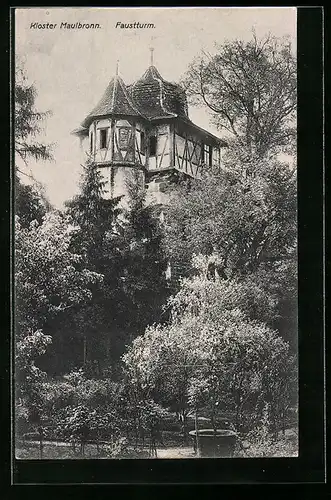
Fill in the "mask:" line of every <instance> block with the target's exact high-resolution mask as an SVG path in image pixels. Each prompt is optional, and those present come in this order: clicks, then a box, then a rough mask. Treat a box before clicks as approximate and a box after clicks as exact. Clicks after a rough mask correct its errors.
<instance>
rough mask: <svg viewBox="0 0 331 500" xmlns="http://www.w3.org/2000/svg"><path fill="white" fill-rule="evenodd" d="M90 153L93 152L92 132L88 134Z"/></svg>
mask: <svg viewBox="0 0 331 500" xmlns="http://www.w3.org/2000/svg"><path fill="white" fill-rule="evenodd" d="M90 153H93V132H91V135H90Z"/></svg>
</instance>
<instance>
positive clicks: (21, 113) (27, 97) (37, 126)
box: [15, 67, 52, 164]
mask: <svg viewBox="0 0 331 500" xmlns="http://www.w3.org/2000/svg"><path fill="white" fill-rule="evenodd" d="M36 97H37V90H36V87H35V85H34V84H30V83H28V80H27V76H26V74H25V72H24V70H23V69H22V68H20V67H17V68H16V73H15V153H16V155H17V156H18V157H19V158H21V160H23V161H24V163H25V164H26V163H27V161H28V159H29V158H33V159H35V160H37V161H39V160H42V161H46V160H51V159H52V153H51V149H52V146H51V145H48V144H42V143H41V142H38V141H37V140H36V137H37V136H38V135H39V134H40V133H41V132H42V130H43V128H42V125H43V122H44V121H45V119H46V118H48V117H49V116H51V112H50V111H45V112H40V111H38V110H37V109H36V108H35V101H36Z"/></svg>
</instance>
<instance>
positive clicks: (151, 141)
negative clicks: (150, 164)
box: [149, 135, 156, 156]
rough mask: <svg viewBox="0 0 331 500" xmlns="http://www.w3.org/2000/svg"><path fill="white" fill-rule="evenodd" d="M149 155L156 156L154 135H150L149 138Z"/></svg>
mask: <svg viewBox="0 0 331 500" xmlns="http://www.w3.org/2000/svg"><path fill="white" fill-rule="evenodd" d="M149 155H150V156H156V135H151V136H150V138H149Z"/></svg>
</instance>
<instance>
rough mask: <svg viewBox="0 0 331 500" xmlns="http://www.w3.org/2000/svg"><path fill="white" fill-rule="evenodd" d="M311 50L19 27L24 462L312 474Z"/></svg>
mask: <svg viewBox="0 0 331 500" xmlns="http://www.w3.org/2000/svg"><path fill="white" fill-rule="evenodd" d="M296 33H297V9H296V8H294V7H250V8H248V7H236V8H235V7H227V8H225V7H180V8H179V7H178V8H177V7H168V8H165V7H162V8H161V7H160V8H159V7H148V8H147V7H140V8H133V7H130V8H129V7H127V8H125V7H116V8H110V7H98V8H97V7H75V8H74V7H49V8H48V7H43V8H39V7H29V8H16V9H15V33H14V40H13V42H14V51H15V58H14V61H15V64H14V68H13V73H14V81H13V93H14V109H13V114H14V131H13V138H14V139H13V148H14V157H15V160H14V164H13V182H14V217H13V222H14V230H13V245H14V294H15V295H14V325H13V326H14V329H13V339H14V341H13V344H14V356H13V358H14V379H15V383H14V446H15V458H16V459H18V460H59V461H60V460H63V459H71V460H84V459H85V460H86V459H100V460H102V459H154V460H158V459H196V458H198V459H203V458H232V459H236V458H240V459H242V458H275V457H278V458H279V457H281V458H284V457H298V456H299V438H298V421H299V417H300V415H299V410H298V408H299V397H298V384H299V376H298V305H297V302H298V284H297V283H298V276H297V267H298V259H297V34H296ZM213 462H215V461H213ZM38 463H40V462H38ZM98 463H99V462H98ZM153 463H154V462H153ZM176 463H177V462H176ZM245 463H247V461H245Z"/></svg>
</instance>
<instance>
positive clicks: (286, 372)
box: [123, 273, 296, 431]
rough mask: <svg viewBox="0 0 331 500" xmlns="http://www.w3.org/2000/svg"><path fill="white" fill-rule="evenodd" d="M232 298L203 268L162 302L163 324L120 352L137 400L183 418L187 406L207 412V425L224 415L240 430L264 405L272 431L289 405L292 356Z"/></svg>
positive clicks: (229, 288)
mask: <svg viewBox="0 0 331 500" xmlns="http://www.w3.org/2000/svg"><path fill="white" fill-rule="evenodd" d="M239 286H240V285H239ZM217 289H218V290H217ZM238 292H239V293H238ZM238 296H240V288H239V289H238V285H237V286H236V284H232V285H231V284H229V283H224V280H222V279H220V278H217V279H216V280H210V279H209V278H208V277H207V276H206V275H205V274H204V273H202V274H200V275H199V276H196V277H194V278H191V279H186V280H183V282H182V286H181V290H180V291H179V292H178V294H176V295H175V296H174V297H172V298H171V299H170V302H169V305H170V306H171V320H170V322H169V324H167V325H163V326H160V325H154V326H152V327H149V328H148V329H147V330H146V332H145V334H144V336H141V337H138V338H137V339H135V341H134V342H133V344H132V346H131V347H130V348H129V349H128V352H127V353H126V354H125V356H124V357H123V361H124V366H125V370H126V374H127V376H128V378H129V381H130V384H131V386H132V387H135V388H136V391H137V394H139V397H138V398H137V399H138V400H139V398H140V400H144V399H148V398H153V399H154V400H155V401H157V402H159V403H162V404H163V405H167V406H170V408H171V409H172V410H176V411H180V412H182V414H183V418H184V422H185V418H186V417H187V414H188V410H189V409H190V408H191V409H192V407H193V409H195V410H198V409H199V408H200V409H201V408H203V409H204V410H206V409H207V410H208V412H209V414H210V417H211V419H212V421H213V422H214V425H216V424H215V422H216V417H219V416H220V415H222V414H223V416H226V417H227V418H228V416H229V414H230V415H231V416H232V419H233V421H234V422H235V424H236V427H237V429H238V430H246V431H247V430H249V429H252V428H253V427H254V425H255V424H256V422H257V421H258V419H259V418H260V416H261V415H262V411H263V407H264V405H265V403H266V402H267V403H268V404H270V407H271V410H272V411H271V419H272V423H273V426H274V430H275V429H278V428H279V426H280V422H281V420H282V419H283V418H285V419H286V418H287V415H288V410H289V405H291V404H295V390H296V385H295V376H296V367H295V360H294V359H293V358H292V357H291V355H290V352H289V346H288V344H287V343H286V342H284V340H283V339H282V338H281V337H280V336H279V335H278V334H277V332H275V331H273V330H271V329H270V328H268V327H267V326H266V325H265V324H263V323H262V322H258V321H256V320H252V319H250V318H249V315H248V313H249V308H248V310H246V311H245V306H246V301H245V299H244V298H243V300H242V301H241V302H239V303H236V298H237V297H238ZM241 308H242V309H241ZM281 401H282V402H281ZM278 405H279V406H278ZM280 407H281V408H282V410H280V409H279V408H280ZM285 414H286V415H285Z"/></svg>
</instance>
